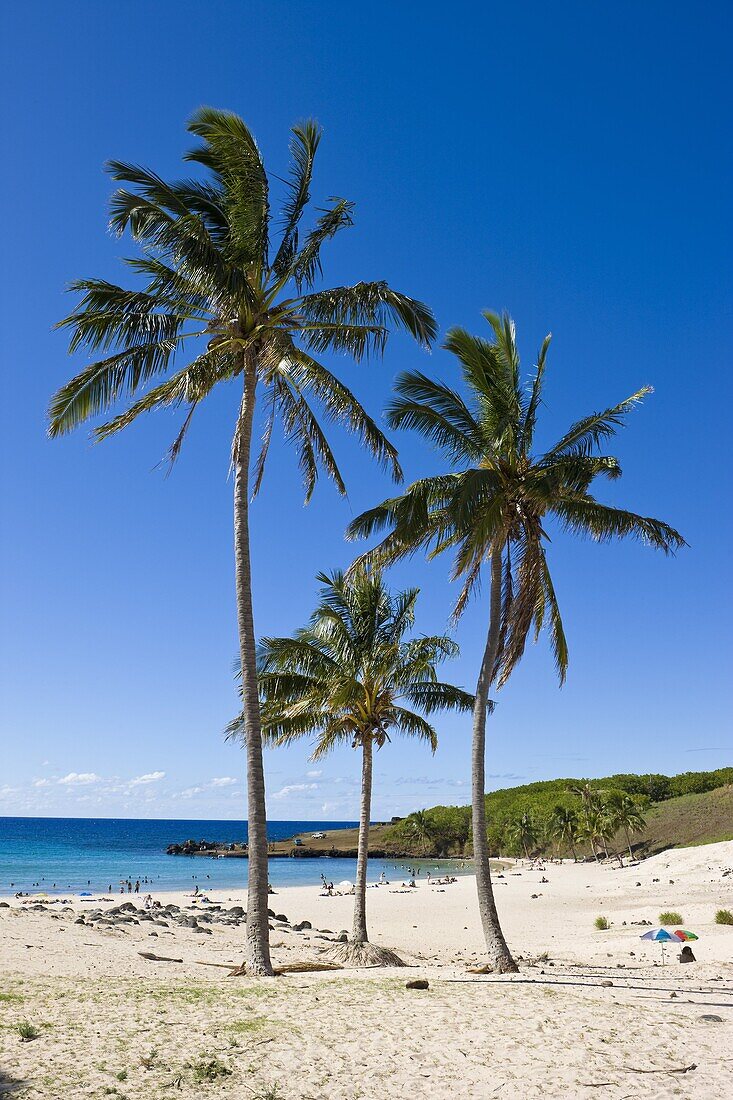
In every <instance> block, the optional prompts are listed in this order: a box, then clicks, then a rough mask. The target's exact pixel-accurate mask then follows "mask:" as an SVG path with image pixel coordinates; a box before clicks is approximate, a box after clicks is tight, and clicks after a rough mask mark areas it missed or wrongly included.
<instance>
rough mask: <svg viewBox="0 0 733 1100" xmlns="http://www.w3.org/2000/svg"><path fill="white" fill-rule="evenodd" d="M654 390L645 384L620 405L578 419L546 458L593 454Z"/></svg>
mask: <svg viewBox="0 0 733 1100" xmlns="http://www.w3.org/2000/svg"><path fill="white" fill-rule="evenodd" d="M652 392H653V391H652V387H651V386H643V387H642V388H641V389H640V390H637V391H636V393H632V395H631V397H627V398H626V400H625V401H620V402H619V403H618V405H612V406H611V408H609V409H605V410H604V411H603V412H598V413H591V415H590V416H584V417H583V419H582V420H578V421H576V423H575V424H573V426H572V427H571V428H570V430H569V431H567V432H566V433H565V435H564V436H563V437H562V439H560V440H559V441H558V442H557V443H556V444H555V446H554V447H553V448H552V449H551V450H550V451H548V452H547V454H546V455H545V460H547V459H549V458H555V457H556V456H557V455H564V454H578V455H589V454H591V453H592V451H593V450H594V448H596V447H599V446H600V445H601V443H602V442H604V441H605V440H606V439H609V438H610V437H611V436H613V435H615V434H616V432H617V430H618V429H619V428H620V427H622V426H623V424H624V422H625V420H626V417H627V416H628V414H629V413H630V412H631V411H632V409H634V408H636V406H637V405H639V404H640V403H641V402H642V401H643V400H644V398H645V397H646V396H647V395H648V394H650V393H652Z"/></svg>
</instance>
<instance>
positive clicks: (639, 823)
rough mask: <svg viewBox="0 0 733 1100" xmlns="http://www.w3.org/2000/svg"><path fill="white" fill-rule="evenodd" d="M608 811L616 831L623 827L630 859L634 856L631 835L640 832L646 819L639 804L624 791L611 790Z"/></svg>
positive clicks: (608, 798) (606, 804) (607, 805)
mask: <svg viewBox="0 0 733 1100" xmlns="http://www.w3.org/2000/svg"><path fill="white" fill-rule="evenodd" d="M605 809H606V812H607V814H608V816H609V818H610V821H611V825H612V827H613V830H614V832H617V831H618V830H619V829H623V831H624V834H625V836H626V847H627V848H628V851H629V859H633V858H634V853H633V851H632V850H631V837H632V835H633V834H634V833H640V832H641V831H642V829H643V828H644V827H645V825H646V819H645V817H644V815H643V813H642V812H641V808H640V807H639V804H638V803H637V802H636V801H635V799H633V798H632V797H631V795H630V794H626V793H625V792H624V791H611V792H610V793H609V795H608V797H607V799H606V803H605Z"/></svg>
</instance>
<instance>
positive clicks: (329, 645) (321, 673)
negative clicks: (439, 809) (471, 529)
mask: <svg viewBox="0 0 733 1100" xmlns="http://www.w3.org/2000/svg"><path fill="white" fill-rule="evenodd" d="M318 580H319V581H320V582H321V584H322V586H323V587H322V588H321V593H320V602H319V604H318V606H317V608H316V610H315V611H314V613H313V615H312V617H311V621H310V624H309V625H308V626H307V627H306V628H304V629H302V630H299V631H297V633H296V634H295V636H294V637H292V638H264V639H263V640H262V642H261V644H260V649H259V670H260V676H259V683H260V697H261V702H262V729H263V733H264V736H265V738H266V740H267V741H268V742H269V743H271V744H273V745H288V744H291V743H292V742H294V741H297V740H300V739H301V738H306V737H307V738H313V739H314V744H315V748H314V751H313V759H314V760H319V759H320V758H321V757H323V756H325V755H326V754H327V753H329V752H330V751H331V750H332V749H334V748H336V746H337V745H341V744H347V745H351V747H352V748H355V749H359V750H360V752H361V756H362V778H361V809H360V815H359V842H358V854H357V867H356V885H355V900H354V922H353V929H352V936H351V943H350V944H349V945H348V946H345V947H344V948H343V950H342V952H341V954H342V955H343V956H344V958H347V957H348V959H349V961H351V962H352V963H357V964H363V963H387V964H394V963H395V961H397V962H399V960H398V959H397V957H396V956H395V955H394V954H393V953H392V952H385V951H384V950H382V949H379V948H376V947H374V946H373V945H372V944H370V943H369V936H368V933H367V921H366V880H367V857H368V851H369V824H370V819H371V799H372V768H373V750H374V748H376V749H381V748H382V747H383V746H384V745H385V744H386V742H387V741H389V740H390V734H392V733H399V734H402V735H403V736H406V737H415V738H417V739H418V740H421V741H425V742H427V744H428V745H429V747H430V748H431V750H432V751H433V752H435V749H436V746H437V741H438V738H437V734H436V732H435V729H434V728H433V726H432V725H430V724H429V722H427V721H426V719H425V718H424V717H423V715H431V714H433V713H435V712H436V711H438V710H464V711H466V710H468V711H470V710H471V708H472V706H473V696H472V695H470V694H469V693H468V692H465V691H462V690H461V689H460V688H457V687H454V686H453V685H452V684H447V683H443V682H442V681H440V680H439V679H438V676H437V672H436V665H438V664H439V663H440V662H441V661H443V660H444V659H445V658H447V657H455V656H456V655H457V653H458V646H457V645H456V644H455V642H453V641H451V639H450V638H447V637H444V636H435V637H423V636H418V637H414V638H407V637H406V635H407V633H408V631H409V630H410V629H411V628H412V626H413V624H414V620H415V602H416V600H417V596H418V591H419V590H418V589H417V588H410V589H407V590H406V591H405V592H399V593H395V594H391V593H390V592H389V590H388V589H387V588H386V587H385V585H384V582H383V580H382V577H381V575H380V573H379V572H378V571H370V570H367V569H365V568H360V569H355V570H354V571H353V572H351V573H349V574H348V576H344V574H343V573H342V572H340V571H336V572H334V573H332V574H330V575H326V574H320V575H319V577H318ZM242 722H243V718H242V717H241V716H240V718H239V719H237V720H236V721H235V722H234V723H232V725H231V726H230V727H229V732H230V734H235V735H236V734H237V732H238V730H239V729H241V725H242Z"/></svg>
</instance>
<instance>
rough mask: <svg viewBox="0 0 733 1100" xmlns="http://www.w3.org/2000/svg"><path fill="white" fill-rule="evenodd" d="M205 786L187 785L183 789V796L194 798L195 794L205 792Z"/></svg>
mask: <svg viewBox="0 0 733 1100" xmlns="http://www.w3.org/2000/svg"><path fill="white" fill-rule="evenodd" d="M204 789H205V788H204V787H186V789H185V791H181V798H193V797H194V795H197V794H203V793H204Z"/></svg>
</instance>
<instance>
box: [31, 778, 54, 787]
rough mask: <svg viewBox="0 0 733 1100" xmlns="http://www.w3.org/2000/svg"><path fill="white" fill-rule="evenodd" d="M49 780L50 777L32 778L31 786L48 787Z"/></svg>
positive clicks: (49, 784)
mask: <svg viewBox="0 0 733 1100" xmlns="http://www.w3.org/2000/svg"><path fill="white" fill-rule="evenodd" d="M51 782H52V780H50V779H34V780H33V786H34V787H50V786H51Z"/></svg>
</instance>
